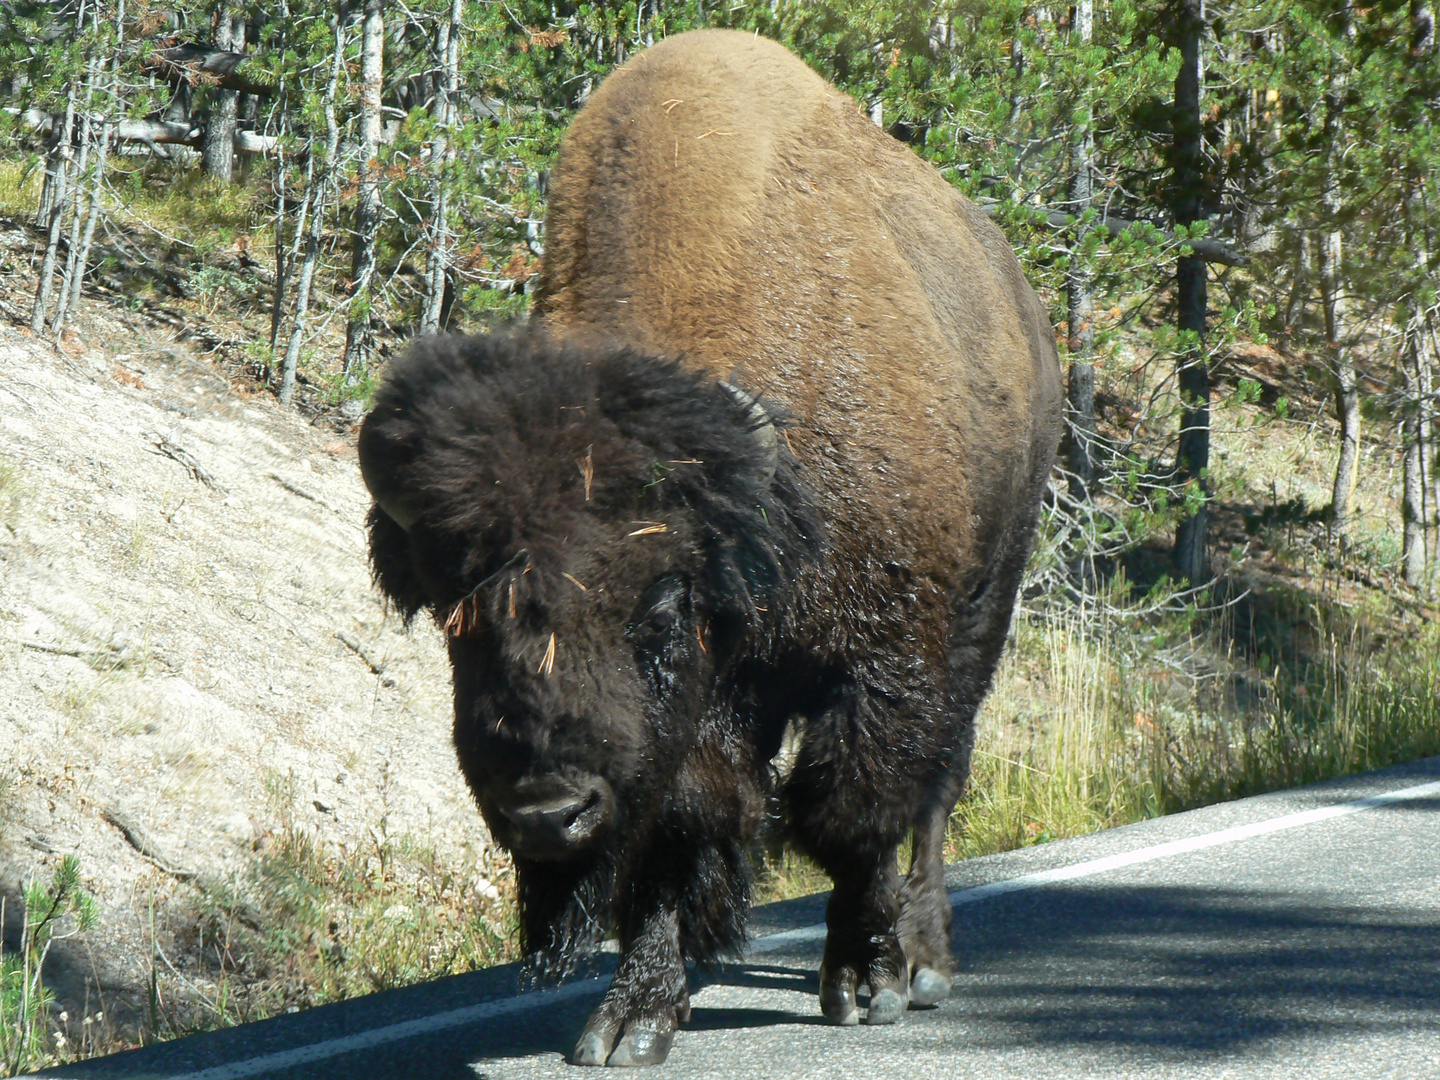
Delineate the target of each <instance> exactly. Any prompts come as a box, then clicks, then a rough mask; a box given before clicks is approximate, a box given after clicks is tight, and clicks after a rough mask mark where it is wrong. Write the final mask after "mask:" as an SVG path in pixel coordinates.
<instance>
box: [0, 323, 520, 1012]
mask: <svg viewBox="0 0 1440 1080" xmlns="http://www.w3.org/2000/svg"><path fill="white" fill-rule="evenodd" d="M117 318H118V316H117ZM85 333H86V335H87V336H86V337H85V338H83V339H81V338H76V339H74V340H72V341H70V342H69V344H68V347H67V349H66V350H65V351H63V352H62V351H58V350H56V349H55V348H53V347H51V346H50V345H49V344H42V343H40V342H37V341H35V340H33V339H31V338H29V337H28V335H27V333H26V332H25V331H22V330H17V329H15V328H14V327H8V326H5V327H0V890H3V896H4V897H5V898H6V900H7V906H8V908H9V916H10V917H9V918H7V920H6V932H7V941H6V944H7V947H10V948H13V947H14V945H15V941H14V937H15V931H16V920H15V918H14V915H15V912H16V903H17V896H18V889H19V887H20V885H21V883H22V882H23V881H25V880H27V879H29V878H32V877H35V876H48V874H49V872H50V871H49V868H51V867H53V866H54V865H55V864H56V863H57V862H58V860H59V859H60V857H61V856H62V855H63V854H65V853H69V852H74V853H76V854H77V855H78V856H79V858H80V860H81V867H82V871H83V874H84V878H85V881H86V882H87V884H88V886H89V888H90V889H92V890H93V892H94V894H95V896H96V897H97V899H98V900H99V903H100V906H101V911H102V922H101V925H100V926H99V928H98V929H97V930H95V931H94V932H93V933H91V934H90V935H88V936H87V938H86V940H85V942H84V948H83V949H82V948H81V943H79V942H74V943H71V944H70V946H69V947H68V951H65V952H63V954H62V955H61V956H59V957H57V964H56V969H55V972H54V974H53V977H52V980H51V981H52V985H55V986H56V988H57V989H58V990H59V991H60V994H61V1003H60V1004H61V1007H65V1008H67V1010H74V1011H75V1012H76V1015H77V1017H78V1015H79V1014H80V1013H81V1012H84V1013H86V1014H87V1015H88V1014H89V1013H90V1012H93V1011H94V1010H96V1009H98V1008H102V1007H103V1008H106V1009H108V1010H109V1016H110V1019H111V1021H112V1022H114V1023H115V1024H116V1025H117V1027H116V1030H120V1029H121V1028H125V1029H126V1030H131V1031H133V1029H134V1023H135V1022H137V1017H138V1016H139V1010H141V1008H142V1006H143V1005H144V1002H145V997H146V992H147V989H146V988H147V984H148V980H149V975H150V972H151V969H152V967H157V968H160V969H161V970H162V973H163V974H165V975H166V976H167V977H172V979H173V982H174V987H173V989H172V991H171V993H172V996H176V995H179V996H183V995H184V994H186V993H194V994H198V995H200V996H201V997H203V996H204V995H205V993H206V992H207V988H208V989H210V990H213V989H214V985H215V982H214V979H215V977H216V973H215V972H214V971H211V970H209V969H207V968H206V967H205V965H204V964H202V963H201V962H200V960H199V959H198V952H197V948H196V942H195V940H194V939H195V917H194V911H195V910H196V909H197V907H199V906H203V904H202V899H203V898H202V896H201V893H202V892H204V891H205V890H207V889H208V890H210V891H211V892H213V891H215V890H216V888H217V883H224V884H225V886H226V887H228V888H233V889H234V890H236V891H237V892H238V893H239V894H240V895H241V896H242V897H243V896H244V895H245V893H246V891H247V889H249V888H250V887H251V886H250V879H251V866H252V864H253V862H254V860H255V859H256V858H257V852H258V851H261V850H263V849H264V847H265V845H266V844H267V843H268V842H269V840H268V838H269V836H270V835H271V832H272V831H273V830H275V829H277V828H278V827H279V825H280V823H281V822H282V821H284V822H289V821H291V820H293V822H294V824H296V825H298V826H299V827H301V828H302V829H304V830H307V831H309V832H310V833H311V834H312V835H313V836H314V837H315V838H316V840H317V842H318V846H319V849H320V850H322V851H327V850H328V851H334V852H339V853H341V855H342V857H344V853H346V852H355V851H357V850H359V849H360V848H362V847H364V846H365V845H367V844H373V843H374V842H375V838H376V836H377V835H378V832H384V833H386V834H388V835H392V836H400V835H406V836H409V837H413V838H415V839H416V840H417V841H418V842H421V843H423V844H425V845H427V846H429V847H431V848H433V849H434V852H435V853H436V856H437V858H438V859H440V860H442V861H444V862H446V863H447V864H448V865H451V866H463V867H469V868H470V869H471V870H472V871H473V872H474V873H475V875H476V877H475V879H474V881H473V882H472V885H473V888H474V890H475V891H476V892H477V893H478V894H479V895H480V897H482V898H483V897H485V896H491V897H493V894H494V891H495V890H494V888H493V886H492V885H491V884H490V882H489V881H487V880H486V879H485V878H484V877H483V876H480V872H481V870H486V871H487V872H489V873H491V874H492V875H493V874H494V873H495V871H494V869H493V866H492V864H491V862H490V861H489V855H488V852H489V849H488V840H487V837H486V835H485V832H484V828H483V825H482V823H481V822H480V820H479V817H478V815H477V814H476V812H475V810H474V808H473V804H472V803H471V801H470V798H469V796H468V794H467V792H466V790H465V788H464V785H463V782H462V780H461V778H460V776H459V774H458V772H457V769H456V766H455V761H454V756H453V753H452V751H451V748H450V744H449V715H448V712H449V697H448V695H449V675H448V669H447V667H446V665H445V662H444V649H443V645H442V643H441V641H440V638H439V635H438V634H437V632H436V631H435V629H434V627H433V626H431V625H429V624H428V623H424V622H423V621H417V623H416V624H415V626H414V627H413V628H412V630H410V631H409V632H406V631H404V629H403V628H402V627H401V626H400V625H399V623H398V621H397V620H395V619H394V618H393V617H391V618H387V616H386V613H385V611H384V610H383V608H382V606H381V603H380V600H379V597H378V595H377V593H376V592H375V591H374V589H373V588H372V587H371V585H370V581H369V574H368V570H367V566H366V563H365V556H364V534H363V523H364V513H365V510H366V507H367V505H368V501H367V497H366V495H365V492H364V488H363V486H362V484H361V482H360V478H359V472H358V468H357V465H356V461H355V453H354V445H353V444H354V437H353V434H351V433H342V434H337V433H336V431H335V430H334V428H333V427H331V426H328V425H327V426H321V427H316V426H311V425H309V424H307V423H306V421H305V420H304V419H303V418H301V417H299V416H297V415H294V414H287V413H284V412H282V411H281V410H279V409H278V408H277V407H275V406H274V405H273V404H271V403H270V399H269V398H267V397H264V396H248V397H247V396H246V395H245V393H244V389H243V386H241V385H240V384H236V386H234V387H232V385H231V384H230V382H229V381H228V380H227V379H226V378H225V377H224V375H223V374H221V373H220V372H219V371H218V370H217V368H215V367H213V366H212V365H211V364H209V363H207V362H206V361H205V359H204V358H202V357H200V356H197V355H196V354H195V353H193V352H192V351H191V350H190V349H188V348H186V347H184V346H180V345H175V344H173V343H170V342H167V341H164V340H161V339H158V338H155V337H153V336H151V337H149V338H148V339H147V338H145V337H136V336H135V334H134V332H133V326H132V328H131V329H126V327H125V326H123V325H122V324H121V323H120V322H118V321H111V322H109V323H107V322H106V321H105V320H104V319H103V318H101V319H99V320H98V321H97V322H92V323H90V324H88V325H87V327H86V328H85ZM111 349H116V350H119V351H111ZM347 642H348V643H347ZM375 668H380V669H382V671H383V674H377V673H376V671H375V670H374V669H375ZM127 829H128V832H129V836H128V838H127ZM137 845H138V846H140V847H145V848H147V850H148V852H149V855H150V856H151V857H147V856H146V855H144V854H142V853H141V851H140V850H137ZM197 882H198V883H199V884H198V885H197ZM152 909H153V922H152ZM152 926H153V927H154V929H153V931H152ZM157 951H159V952H162V953H163V956H162V959H163V960H164V963H163V964H161V963H159V962H158V961H157V960H156V956H157ZM192 953H193V954H195V955H191V954H192ZM87 983H88V984H89V985H87Z"/></svg>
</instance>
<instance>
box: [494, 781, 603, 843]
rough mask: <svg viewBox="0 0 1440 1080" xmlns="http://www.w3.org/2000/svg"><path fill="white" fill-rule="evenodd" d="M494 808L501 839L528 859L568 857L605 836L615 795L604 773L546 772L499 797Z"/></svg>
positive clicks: (499, 838)
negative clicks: (579, 774) (568, 773)
mask: <svg viewBox="0 0 1440 1080" xmlns="http://www.w3.org/2000/svg"><path fill="white" fill-rule="evenodd" d="M495 809H496V810H497V811H499V813H498V814H495V815H492V816H491V822H492V825H493V827H494V831H495V833H496V838H497V839H498V840H499V841H500V842H501V843H502V844H504V845H505V846H506V847H507V848H509V849H510V850H511V851H514V852H515V853H516V854H518V855H521V856H523V857H525V858H527V859H537V860H556V859H566V858H570V857H571V856H573V855H576V854H578V853H579V852H581V851H583V850H584V849H585V848H587V847H589V846H590V845H591V844H592V843H593V842H594V841H595V840H596V839H598V838H599V837H600V836H602V835H603V834H604V832H605V830H606V827H607V826H608V825H609V824H610V820H611V818H612V817H614V813H615V793H614V791H613V790H612V789H611V787H610V785H609V784H608V783H607V782H606V781H605V780H604V779H603V778H601V777H599V776H594V775H587V776H582V777H576V778H569V777H560V776H543V777H536V778H529V779H525V780H522V781H520V782H519V783H518V784H516V785H515V786H514V787H513V788H511V789H510V790H509V791H508V792H506V793H504V794H503V795H500V796H498V797H495Z"/></svg>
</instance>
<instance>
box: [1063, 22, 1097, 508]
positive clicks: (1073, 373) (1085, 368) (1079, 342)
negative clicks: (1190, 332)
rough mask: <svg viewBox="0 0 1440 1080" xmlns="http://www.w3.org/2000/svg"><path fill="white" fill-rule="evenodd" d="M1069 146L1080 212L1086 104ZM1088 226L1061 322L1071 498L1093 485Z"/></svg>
mask: <svg viewBox="0 0 1440 1080" xmlns="http://www.w3.org/2000/svg"><path fill="white" fill-rule="evenodd" d="M1093 28H1094V2H1093V0H1081V2H1080V3H1078V4H1076V5H1075V22H1074V29H1073V31H1072V32H1073V33H1074V35H1075V36H1076V38H1077V39H1078V40H1079V41H1080V42H1081V44H1082V45H1088V44H1089V43H1090V41H1091V39H1092V37H1093ZM1071 139H1072V142H1071V145H1070V210H1071V212H1072V213H1073V214H1075V215H1076V216H1083V215H1084V214H1085V212H1086V211H1087V210H1089V209H1090V202H1091V197H1092V191H1091V170H1092V168H1093V158H1094V156H1095V135H1094V131H1093V130H1092V128H1091V112H1090V106H1089V103H1088V102H1087V103H1086V104H1085V106H1084V115H1083V118H1082V119H1081V121H1080V122H1079V123H1078V124H1077V125H1076V129H1075V130H1074V131H1073V132H1072V134H1071ZM1088 231H1089V229H1088V227H1087V226H1085V225H1083V224H1082V225H1081V226H1080V227H1079V228H1077V229H1076V232H1075V240H1074V245H1073V248H1074V250H1072V253H1071V256H1070V268H1069V270H1068V271H1067V272H1066V276H1065V296H1066V325H1067V330H1068V336H1069V343H1068V344H1069V353H1070V372H1069V383H1068V385H1067V387H1066V394H1067V397H1068V404H1069V413H1070V415H1069V417H1068V420H1069V424H1068V426H1067V429H1066V439H1067V443H1068V446H1067V450H1068V454H1067V456H1068V458H1069V462H1070V472H1071V478H1070V496H1071V498H1073V499H1075V500H1076V501H1077V502H1083V501H1084V500H1086V499H1088V498H1089V497H1090V489H1091V486H1092V485H1093V484H1094V483H1095V433H1096V426H1097V425H1096V421H1095V362H1094V356H1095V294H1094V275H1093V273H1092V271H1091V268H1090V267H1089V265H1087V264H1086V263H1085V261H1084V256H1082V255H1081V254H1080V251H1079V248H1080V245H1081V243H1082V242H1083V241H1084V238H1085V234H1086V233H1087V232H1088Z"/></svg>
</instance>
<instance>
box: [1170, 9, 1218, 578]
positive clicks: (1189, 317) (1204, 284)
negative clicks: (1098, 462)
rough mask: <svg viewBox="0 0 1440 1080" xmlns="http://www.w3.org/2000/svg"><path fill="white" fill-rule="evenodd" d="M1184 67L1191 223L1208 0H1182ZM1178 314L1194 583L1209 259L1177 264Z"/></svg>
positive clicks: (1180, 189) (1180, 452) (1197, 185)
mask: <svg viewBox="0 0 1440 1080" xmlns="http://www.w3.org/2000/svg"><path fill="white" fill-rule="evenodd" d="M1177 6H1178V10H1177V12H1176V14H1177V17H1178V23H1179V35H1180V55H1181V59H1180V70H1179V71H1178V72H1177V73H1176V76H1175V113H1174V121H1173V126H1174V138H1175V145H1174V159H1173V170H1174V175H1173V178H1172V183H1173V191H1174V194H1173V198H1174V200H1175V201H1174V204H1173V210H1174V214H1175V220H1176V221H1177V222H1178V223H1180V224H1183V225H1191V224H1193V223H1195V222H1196V221H1200V220H1202V218H1203V216H1204V205H1203V203H1204V199H1203V195H1204V184H1205V177H1204V160H1203V157H1202V146H1201V139H1202V134H1203V132H1202V128H1201V121H1200V87H1201V82H1202V78H1203V67H1202V60H1201V45H1202V42H1203V39H1204V34H1205V3H1204V0H1179V3H1178V5H1177ZM1175 278H1176V283H1175V284H1176V288H1175V292H1176V298H1175V299H1176V308H1177V311H1176V317H1177V323H1178V326H1179V328H1180V330H1181V332H1182V333H1183V334H1185V335H1186V338H1187V342H1186V344H1185V345H1184V346H1183V347H1184V350H1185V351H1184V353H1183V354H1182V356H1181V357H1180V360H1179V365H1178V371H1177V375H1178V383H1179V390H1180V401H1181V411H1180V434H1179V441H1178V445H1177V449H1176V453H1175V473H1176V481H1177V482H1178V484H1179V485H1180V487H1181V488H1182V491H1183V492H1184V497H1185V498H1186V499H1187V501H1189V500H1190V499H1191V498H1192V497H1193V495H1194V493H1195V492H1197V491H1198V493H1199V496H1200V498H1199V500H1198V503H1197V504H1195V505H1193V506H1192V507H1191V512H1190V513H1188V514H1187V515H1186V516H1184V517H1182V518H1181V520H1180V522H1179V524H1178V525H1177V526H1176V528H1175V551H1174V560H1175V569H1176V571H1177V572H1178V573H1179V574H1180V575H1181V576H1182V577H1184V578H1185V579H1186V580H1187V581H1189V582H1190V583H1191V584H1194V585H1198V584H1200V583H1202V582H1204V581H1206V580H1208V579H1209V576H1210V571H1209V565H1208V560H1207V558H1206V552H1205V544H1206V534H1207V532H1208V530H1209V509H1208V507H1207V505H1206V502H1207V500H1208V497H1209V484H1208V480H1207V479H1206V474H1207V471H1208V469H1209V467H1210V367H1209V360H1208V357H1207V356H1206V353H1205V329H1206V325H1205V310H1206V304H1207V301H1208V294H1207V289H1208V279H1207V276H1206V270H1205V262H1204V260H1202V259H1199V258H1197V257H1195V256H1193V255H1192V256H1189V257H1187V258H1182V259H1180V260H1179V262H1178V266H1177V267H1176V274H1175Z"/></svg>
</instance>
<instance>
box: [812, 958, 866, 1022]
mask: <svg viewBox="0 0 1440 1080" xmlns="http://www.w3.org/2000/svg"><path fill="white" fill-rule="evenodd" d="M856 981H857V980H856V978H855V973H854V972H853V971H850V970H848V969H845V968H842V969H841V970H840V971H839V972H838V973H832V972H830V971H827V970H826V969H825V968H824V967H823V966H822V967H821V969H820V1011H821V1012H822V1013H823V1014H824V1015H825V1019H826V1020H829V1021H830V1022H831V1023H832V1024H839V1025H840V1026H841V1027H850V1026H851V1025H853V1024H858V1023H859V1022H860V1013H859V1010H857V1009H856V1007H855V983H856Z"/></svg>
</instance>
